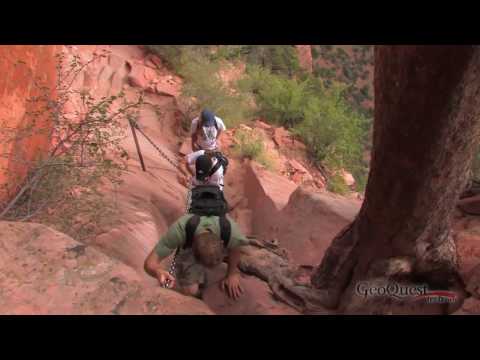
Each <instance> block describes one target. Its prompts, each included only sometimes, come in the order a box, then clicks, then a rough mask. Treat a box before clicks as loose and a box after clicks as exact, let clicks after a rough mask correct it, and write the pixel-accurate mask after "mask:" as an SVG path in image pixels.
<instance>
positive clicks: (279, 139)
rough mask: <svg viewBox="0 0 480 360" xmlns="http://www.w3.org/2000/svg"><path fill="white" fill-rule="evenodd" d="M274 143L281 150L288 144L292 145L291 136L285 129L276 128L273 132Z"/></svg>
mask: <svg viewBox="0 0 480 360" xmlns="http://www.w3.org/2000/svg"><path fill="white" fill-rule="evenodd" d="M273 141H274V142H275V144H276V145H277V146H278V147H279V148H282V147H284V146H285V144H286V143H288V144H291V143H292V140H291V134H290V132H289V131H288V130H287V129H285V128H284V127H279V128H275V130H274V131H273Z"/></svg>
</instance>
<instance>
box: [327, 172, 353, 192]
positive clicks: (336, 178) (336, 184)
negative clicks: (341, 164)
mask: <svg viewBox="0 0 480 360" xmlns="http://www.w3.org/2000/svg"><path fill="white" fill-rule="evenodd" d="M327 190H328V191H331V192H333V193H336V194H339V195H345V194H347V193H348V192H349V191H350V189H349V188H348V186H347V184H346V183H345V180H343V177H342V176H341V175H340V174H334V175H333V176H332V177H330V178H329V179H328V182H327Z"/></svg>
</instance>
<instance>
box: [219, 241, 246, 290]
mask: <svg viewBox="0 0 480 360" xmlns="http://www.w3.org/2000/svg"><path fill="white" fill-rule="evenodd" d="M240 256H241V250H240V248H235V249H231V250H230V252H229V254H228V269H227V276H226V277H225V279H224V280H223V281H222V282H221V287H222V289H223V290H224V291H226V292H227V294H228V296H230V297H231V298H233V299H235V300H236V299H238V298H239V297H240V295H241V294H242V293H243V289H242V287H241V285H240V272H239V270H238V263H239V262H240Z"/></svg>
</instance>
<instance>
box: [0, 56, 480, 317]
mask: <svg viewBox="0 0 480 360" xmlns="http://www.w3.org/2000/svg"><path fill="white" fill-rule="evenodd" d="M102 50H107V51H108V56H106V57H104V58H102V59H101V60H99V61H96V62H94V63H92V64H91V65H89V66H88V67H87V69H86V71H85V72H84V73H83V75H82V76H80V77H79V78H78V79H77V80H76V83H75V84H74V87H75V88H76V89H82V88H89V89H90V90H91V91H93V93H94V96H96V97H102V96H108V95H111V94H115V93H118V92H119V91H121V90H123V91H125V92H126V94H127V96H134V95H135V93H136V92H138V91H139V90H142V91H144V94H145V98H146V100H147V101H148V102H150V103H152V104H155V105H157V106H158V107H159V108H160V112H159V113H158V112H155V111H153V109H150V108H149V107H148V106H146V107H145V108H144V109H143V110H142V111H141V113H140V116H139V119H138V124H139V126H141V129H142V130H143V131H144V132H145V133H146V134H148V136H149V137H150V138H151V139H152V140H153V141H154V142H155V143H156V144H157V145H158V146H159V147H160V148H161V149H162V151H163V152H165V154H166V155H167V156H168V158H169V159H171V160H172V161H173V162H175V163H177V164H178V163H180V162H181V161H182V160H183V156H184V155H185V154H187V153H188V152H189V151H190V149H189V139H188V137H187V134H186V133H185V132H183V131H182V130H180V121H181V118H182V112H181V108H180V106H179V104H178V101H177V99H178V96H179V94H180V92H181V86H182V80H181V79H180V78H178V77H177V76H175V75H174V74H171V73H170V72H169V71H168V70H166V69H165V67H164V66H163V64H162V62H161V60H160V59H158V58H156V57H153V56H151V55H147V54H146V53H144V52H143V50H142V49H141V48H140V47H137V46H102V47H101V46H77V47H64V49H63V51H64V53H65V54H66V56H67V57H70V58H71V57H73V56H79V57H80V58H81V59H83V60H88V59H90V58H91V56H92V54H93V52H98V51H102ZM70 106H71V107H72V109H75V108H76V107H79V106H80V105H79V104H70ZM241 128H242V130H243V131H247V132H248V131H252V132H253V131H255V132H256V133H257V134H261V136H262V137H263V139H264V144H265V146H266V148H267V151H268V153H269V155H270V156H271V158H272V159H274V163H275V166H274V170H272V171H270V170H267V169H265V167H263V166H261V165H260V164H258V163H256V162H255V161H250V160H241V159H239V158H238V156H237V155H236V154H235V153H234V151H233V145H234V142H235V139H234V135H235V132H236V131H237V130H238V129H228V131H226V133H225V134H224V136H223V138H222V142H221V147H222V150H223V151H224V152H225V153H226V154H227V156H228V157H229V159H230V166H229V170H228V173H227V175H226V177H225V195H226V198H227V200H228V201H229V203H230V204H231V205H234V206H235V208H234V210H233V211H232V212H231V214H230V216H232V217H233V218H234V219H235V220H236V221H237V222H238V223H239V225H240V227H241V229H242V231H243V232H244V233H245V234H246V235H248V236H249V237H251V238H252V244H251V245H250V246H247V247H246V249H245V251H244V256H243V258H242V260H241V263H240V269H241V271H242V279H243V286H244V290H245V291H244V294H243V295H242V296H241V298H240V299H239V300H237V301H233V300H231V299H229V298H228V297H227V296H226V295H225V294H224V293H223V292H222V291H221V290H220V289H219V286H218V284H219V282H220V280H221V279H222V277H223V275H224V272H225V269H226V264H223V265H222V267H220V268H218V269H215V270H213V271H210V272H209V274H208V275H209V286H208V287H207V288H206V290H205V292H204V296H203V300H198V299H195V298H190V297H186V296H183V295H181V294H179V293H177V292H175V291H173V290H168V289H163V288H160V287H159V286H158V284H157V282H156V281H155V280H154V279H152V278H150V277H149V276H148V275H147V274H146V273H145V272H144V269H143V263H144V260H145V258H146V256H147V255H148V253H149V252H150V251H151V250H152V248H153V247H154V246H155V244H156V243H157V241H158V240H159V238H160V237H161V236H162V234H164V233H165V231H166V230H167V229H168V227H169V225H170V224H171V223H173V222H174V221H175V220H176V219H177V218H178V217H179V216H181V215H182V214H183V213H184V211H185V200H186V195H187V188H186V186H185V185H184V181H183V180H184V179H183V175H182V174H181V173H180V172H179V171H178V170H177V169H176V168H175V167H173V166H172V165H171V164H170V163H169V161H167V160H166V159H164V158H163V157H162V156H160V154H159V153H158V151H157V150H156V149H155V148H154V147H153V146H152V145H151V144H150V143H149V142H148V141H147V140H146V139H145V138H143V136H141V135H139V137H138V140H139V145H140V148H141V151H142V155H143V158H144V162H145V165H146V171H145V172H144V171H142V168H141V166H140V162H139V159H138V156H137V151H136V148H135V143H134V140H133V136H132V134H131V132H130V131H128V132H127V137H126V138H125V139H124V141H123V146H124V148H125V149H126V150H127V152H128V154H129V156H130V159H129V163H128V165H129V172H127V173H126V174H125V175H124V176H123V181H124V182H123V184H122V185H120V186H119V187H118V188H115V189H106V190H105V194H106V195H107V196H109V197H111V198H112V199H114V201H115V205H116V208H117V209H118V211H119V215H118V216H117V218H116V219H114V225H113V226H112V227H110V228H108V229H103V231H102V233H100V234H99V235H98V236H96V237H94V238H91V239H90V240H88V241H87V242H84V243H80V242H78V241H75V240H73V239H71V238H70V237H68V236H66V235H64V234H61V233H59V232H57V231H55V230H53V229H51V228H48V227H46V226H43V225H39V224H34V223H13V222H0V264H1V270H2V271H0V313H2V314H25V313H29V314H193V315H201V314H222V315H227V314H228V315H255V314H261V315H273V314H284V315H300V314H331V313H333V311H331V310H328V309H326V308H324V307H322V306H320V305H319V303H320V301H319V300H320V299H323V298H322V297H323V294H321V293H320V292H318V291H317V290H315V289H313V288H312V286H311V284H310V275H311V273H312V271H313V269H314V267H316V266H317V265H318V264H319V263H320V262H321V260H322V258H323V255H324V253H325V251H326V250H327V248H328V246H329V245H330V243H331V241H332V239H333V238H334V237H335V236H336V235H337V234H338V233H339V232H340V231H341V230H342V229H343V228H345V227H346V226H347V225H348V224H349V223H351V222H352V220H353V219H354V218H355V217H356V216H357V213H358V211H359V209H360V207H361V204H362V199H361V197H360V195H359V194H351V195H349V196H339V195H335V194H332V193H329V192H328V191H326V190H325V180H324V178H323V176H322V173H321V171H320V170H319V169H317V168H315V167H314V166H312V165H311V164H309V162H308V161H307V156H306V149H305V146H304V145H303V144H301V143H299V142H298V141H296V140H295V139H294V138H293V137H292V136H291V135H290V134H289V133H288V131H286V130H285V129H283V128H275V127H273V126H270V125H268V124H266V123H265V122H263V121H261V120H257V121H255V122H253V123H252V124H251V125H250V126H246V125H241ZM345 177H346V180H347V181H349V182H350V184H351V181H353V179H350V178H349V174H345ZM478 224H480V220H478V219H477V218H475V217H473V216H469V215H464V214H461V213H459V215H458V217H457V219H456V225H455V229H454V231H455V234H456V240H457V246H458V249H457V251H458V253H459V262H460V267H461V269H462V271H463V272H462V275H464V276H465V279H466V283H467V284H468V288H469V289H471V291H470V292H471V293H473V294H474V295H473V297H472V298H470V299H468V300H467V301H466V302H465V304H464V306H463V308H462V309H461V310H460V311H461V312H463V313H469V312H470V313H471V312H474V311H476V310H472V309H477V310H478V309H480V305H479V304H480V302H479V301H480V300H478V299H480V295H478V294H477V290H478V288H479V287H477V284H478V279H480V277H478V276H477V274H478V271H479V270H478V264H480V239H479V236H480V235H479V234H480V233H479V234H477V233H476V230H475V229H476V228H477V227H478V226H479V225H478ZM477 240H479V241H477ZM170 260H171V259H166V260H165V268H168V266H169V264H170ZM477 295H478V296H477ZM479 311H480V310H479ZM477 312H478V311H477Z"/></svg>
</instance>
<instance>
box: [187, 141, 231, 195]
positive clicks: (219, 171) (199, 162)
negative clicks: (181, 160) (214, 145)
mask: <svg viewBox="0 0 480 360" xmlns="http://www.w3.org/2000/svg"><path fill="white" fill-rule="evenodd" d="M185 165H186V168H187V170H188V172H189V173H190V174H191V175H192V178H191V182H190V184H191V187H195V186H199V185H216V186H219V187H220V189H221V190H222V191H223V186H224V183H223V178H224V175H225V174H226V172H227V168H228V159H227V158H226V157H225V156H224V155H223V154H222V153H220V152H212V151H205V150H199V151H195V152H193V153H191V154H188V155H187V156H186V157H185Z"/></svg>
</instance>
